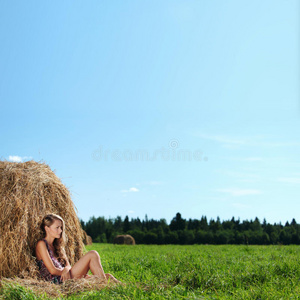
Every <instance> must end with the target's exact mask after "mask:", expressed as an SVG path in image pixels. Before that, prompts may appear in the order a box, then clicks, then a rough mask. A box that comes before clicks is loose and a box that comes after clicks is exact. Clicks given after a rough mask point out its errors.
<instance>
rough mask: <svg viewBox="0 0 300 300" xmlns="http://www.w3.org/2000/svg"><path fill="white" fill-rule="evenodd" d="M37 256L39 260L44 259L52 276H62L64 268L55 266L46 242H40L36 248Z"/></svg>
mask: <svg viewBox="0 0 300 300" xmlns="http://www.w3.org/2000/svg"><path fill="white" fill-rule="evenodd" d="M35 254H36V257H37V259H42V260H43V263H44V264H45V266H46V268H47V269H48V271H49V272H50V273H51V274H52V275H58V276H60V275H61V274H62V272H63V270H64V268H61V269H60V268H56V267H55V266H54V264H53V261H52V259H51V257H50V255H49V252H48V250H47V247H46V244H45V242H44V241H39V242H38V243H37V245H36V248H35Z"/></svg>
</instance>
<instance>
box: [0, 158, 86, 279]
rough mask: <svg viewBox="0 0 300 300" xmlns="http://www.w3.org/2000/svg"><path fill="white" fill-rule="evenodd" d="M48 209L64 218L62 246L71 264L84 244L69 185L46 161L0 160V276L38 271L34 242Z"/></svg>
mask: <svg viewBox="0 0 300 300" xmlns="http://www.w3.org/2000/svg"><path fill="white" fill-rule="evenodd" d="M48 213H55V214H58V215H60V216H61V217H62V218H63V219H64V220H65V224H66V237H67V241H66V245H65V249H66V253H67V256H68V258H69V261H70V263H71V265H73V264H74V263H75V262H76V261H77V260H78V259H79V258H80V257H81V256H82V255H83V250H84V245H83V242H82V235H83V232H82V229H81V226H80V222H79V220H78V217H77V215H76V212H75V207H74V204H73V202H72V200H71V197H70V193H69V191H68V189H67V188H66V187H65V186H64V185H63V184H62V182H61V181H60V179H59V178H58V177H57V176H56V175H55V174H54V173H53V172H52V171H51V169H50V167H49V166H48V165H46V164H45V163H37V162H35V161H28V162H25V163H13V162H6V161H0V262H1V263H0V278H2V277H12V276H15V275H16V276H21V277H22V276H31V277H35V276H36V275H37V274H38V273H37V271H38V269H37V267H36V263H35V257H34V254H35V246H36V243H37V241H38V240H40V239H41V238H42V232H41V231H40V224H41V221H42V218H43V217H44V216H45V215H46V214H48Z"/></svg>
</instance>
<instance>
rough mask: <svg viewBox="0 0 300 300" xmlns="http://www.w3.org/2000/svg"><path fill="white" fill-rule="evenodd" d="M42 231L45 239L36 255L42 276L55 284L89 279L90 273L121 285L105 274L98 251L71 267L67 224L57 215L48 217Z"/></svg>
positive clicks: (90, 252) (36, 250)
mask: <svg viewBox="0 0 300 300" xmlns="http://www.w3.org/2000/svg"><path fill="white" fill-rule="evenodd" d="M41 229H42V231H43V233H44V238H43V239H42V240H40V241H38V243H37V245H36V248H35V253H36V258H37V263H38V266H39V269H40V274H41V276H42V277H43V278H44V279H45V280H48V281H51V282H53V283H57V284H59V283H62V282H64V281H66V280H68V279H73V278H83V277H84V278H88V277H90V276H89V275H87V273H88V271H89V270H91V272H92V273H93V275H96V276H98V277H99V278H101V279H103V281H104V282H107V281H108V279H110V280H111V281H113V282H115V283H120V281H119V280H117V279H116V278H115V277H114V276H112V275H111V274H105V273H104V271H103V268H102V265H101V261H100V256H99V254H98V252H97V251H94V250H92V251H89V252H88V253H87V254H85V255H84V256H83V257H81V258H80V259H79V260H78V261H77V262H76V263H75V264H74V266H73V267H71V265H70V263H69V261H68V258H67V256H66V253H65V250H64V241H65V232H64V231H65V223H64V220H63V219H62V218H61V217H60V216H58V215H55V214H49V215H46V216H45V217H44V219H43V221H42V224H41Z"/></svg>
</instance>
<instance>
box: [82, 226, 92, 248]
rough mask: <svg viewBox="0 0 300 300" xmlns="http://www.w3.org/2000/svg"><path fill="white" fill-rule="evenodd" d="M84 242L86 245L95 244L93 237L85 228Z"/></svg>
mask: <svg viewBox="0 0 300 300" xmlns="http://www.w3.org/2000/svg"><path fill="white" fill-rule="evenodd" d="M82 241H83V243H84V244H85V245H92V244H93V239H92V237H90V236H89V235H87V233H86V232H85V231H84V230H83V240H82Z"/></svg>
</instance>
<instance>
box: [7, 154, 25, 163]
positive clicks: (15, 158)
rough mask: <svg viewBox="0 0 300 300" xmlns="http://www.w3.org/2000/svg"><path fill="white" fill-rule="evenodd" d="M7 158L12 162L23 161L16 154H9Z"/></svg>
mask: <svg viewBox="0 0 300 300" xmlns="http://www.w3.org/2000/svg"><path fill="white" fill-rule="evenodd" d="M8 160H9V161H12V162H22V161H23V159H22V157H20V156H17V155H10V156H9V157H8Z"/></svg>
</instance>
